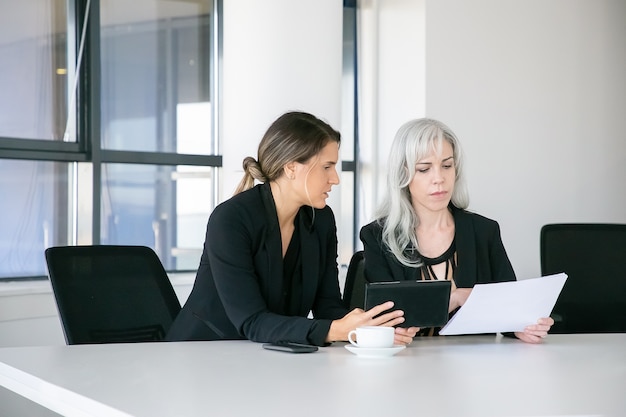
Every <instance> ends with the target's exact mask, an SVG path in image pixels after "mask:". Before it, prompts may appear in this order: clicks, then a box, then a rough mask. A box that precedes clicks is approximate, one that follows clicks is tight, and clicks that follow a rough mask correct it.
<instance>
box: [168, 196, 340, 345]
mask: <svg viewBox="0 0 626 417" xmlns="http://www.w3.org/2000/svg"><path fill="white" fill-rule="evenodd" d="M312 213H313V209H312V208H311V207H309V206H303V207H301V208H300V212H299V215H298V217H297V218H299V221H300V223H299V226H298V227H299V229H300V244H301V251H300V253H301V257H302V265H303V268H302V269H303V270H302V286H303V287H302V303H301V305H302V310H301V311H300V312H299V314H298V316H285V315H281V314H279V312H280V311H281V295H282V286H283V257H282V249H281V248H282V244H281V236H280V229H279V225H278V217H277V214H276V207H275V205H274V199H273V197H272V192H271V189H270V186H269V184H261V185H257V186H255V187H254V188H252V189H250V190H247V191H244V192H242V193H240V194H237V195H236V196H234V197H232V198H231V199H229V200H227V201H225V202H224V203H222V204H220V205H218V206H217V207H216V208H215V210H213V213H212V214H211V216H210V218H209V222H208V225H207V231H206V240H205V243H204V251H203V253H202V257H201V259H200V266H199V268H198V271H197V274H196V280H195V283H194V286H193V289H192V291H191V294H190V295H189V298H188V299H187V302H186V303H185V305H184V307H183V308H182V310H181V312H180V314H179V315H178V317H177V318H176V320H175V321H174V323H173V324H172V327H171V328H170V330H169V332H168V335H167V339H168V340H219V339H250V340H253V341H257V342H276V341H282V340H286V341H292V342H298V343H308V344H315V345H323V344H324V343H325V339H326V336H327V334H328V330H329V329H330V323H331V321H332V320H334V319H338V318H341V317H343V316H344V315H345V314H347V312H348V310H347V309H346V308H345V307H344V306H343V304H342V302H341V295H340V290H339V282H338V279H337V277H338V271H337V233H336V225H335V218H334V215H333V212H332V210H331V209H330V208H329V207H325V208H323V209H321V210H317V209H316V210H315V215H314V218H313V215H312ZM309 312H312V313H313V317H314V319H308V318H307V316H308V314H309Z"/></svg>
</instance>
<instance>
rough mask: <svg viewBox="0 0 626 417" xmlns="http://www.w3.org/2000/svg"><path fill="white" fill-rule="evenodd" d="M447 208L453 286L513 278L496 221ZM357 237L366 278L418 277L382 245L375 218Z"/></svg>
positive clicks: (416, 269) (390, 279)
mask: <svg viewBox="0 0 626 417" xmlns="http://www.w3.org/2000/svg"><path fill="white" fill-rule="evenodd" d="M450 210H451V212H452V216H453V217H454V224H455V243H456V254H457V269H456V273H455V277H454V281H455V284H456V286H457V287H459V288H471V287H473V286H474V284H477V283H489V282H503V281H515V272H514V271H513V267H512V265H511V262H510V260H509V257H508V256H507V254H506V250H505V249H504V245H503V244H502V237H501V236H500V226H499V225H498V223H497V222H496V221H494V220H491V219H488V218H486V217H483V216H481V215H479V214H475V213H471V212H468V211H465V210H461V209H458V208H456V207H454V206H452V205H450ZM360 237H361V241H362V242H363V245H364V251H365V254H364V259H365V263H364V270H365V278H366V279H367V280H368V281H370V282H376V281H402V280H418V279H421V278H420V275H419V274H420V272H419V268H409V267H406V266H404V265H402V264H401V263H400V262H398V261H397V260H396V258H395V257H394V256H393V254H391V252H389V250H387V249H386V248H384V247H383V244H382V226H381V225H380V224H379V223H378V222H377V221H374V222H372V223H370V224H368V225H366V226H364V227H363V228H362V229H361V233H360Z"/></svg>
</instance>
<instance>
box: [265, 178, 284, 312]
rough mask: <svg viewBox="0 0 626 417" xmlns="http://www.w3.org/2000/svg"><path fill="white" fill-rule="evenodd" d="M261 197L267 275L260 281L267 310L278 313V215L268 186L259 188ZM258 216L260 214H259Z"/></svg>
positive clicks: (280, 279) (280, 267)
mask: <svg viewBox="0 0 626 417" xmlns="http://www.w3.org/2000/svg"><path fill="white" fill-rule="evenodd" d="M261 196H262V199H263V206H264V209H265V213H263V214H264V215H265V218H266V219H267V223H268V226H267V229H266V232H265V237H264V242H263V245H264V250H265V252H266V254H267V275H266V277H265V279H262V281H263V282H262V286H263V287H264V288H263V291H264V292H265V294H266V296H267V298H266V300H267V304H268V308H269V309H270V310H272V311H280V308H281V291H282V288H283V258H282V242H281V238H280V228H279V226H278V215H277V214H276V206H275V205H274V198H273V197H272V190H271V188H270V186H269V184H267V183H266V184H264V185H263V186H262V187H261ZM259 214H260V213H259Z"/></svg>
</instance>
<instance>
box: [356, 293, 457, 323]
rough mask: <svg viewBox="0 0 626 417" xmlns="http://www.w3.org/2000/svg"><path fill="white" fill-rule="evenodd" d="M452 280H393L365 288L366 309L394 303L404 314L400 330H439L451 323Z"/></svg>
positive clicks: (395, 307)
mask: <svg viewBox="0 0 626 417" xmlns="http://www.w3.org/2000/svg"><path fill="white" fill-rule="evenodd" d="M450 289H451V282H450V281H391V282H372V283H367V284H366V285H365V309H366V310H369V309H370V308H372V307H374V306H376V305H378V304H381V303H384V302H386V301H393V302H394V306H393V310H402V311H404V319H405V320H404V322H403V323H402V324H401V327H422V328H424V327H438V326H443V325H444V324H446V323H447V321H448V306H449V303H450Z"/></svg>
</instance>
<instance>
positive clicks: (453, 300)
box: [448, 288, 472, 313]
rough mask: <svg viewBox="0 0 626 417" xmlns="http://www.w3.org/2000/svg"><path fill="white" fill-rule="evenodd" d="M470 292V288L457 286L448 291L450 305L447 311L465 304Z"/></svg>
mask: <svg viewBox="0 0 626 417" xmlns="http://www.w3.org/2000/svg"><path fill="white" fill-rule="evenodd" d="M471 292H472V289H471V288H457V289H455V290H454V291H452V292H451V293H450V306H449V307H448V313H451V312H453V311H454V310H456V309H457V308H459V307H461V306H462V305H463V304H465V302H466V301H467V298H468V297H469V296H470V293H471Z"/></svg>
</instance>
